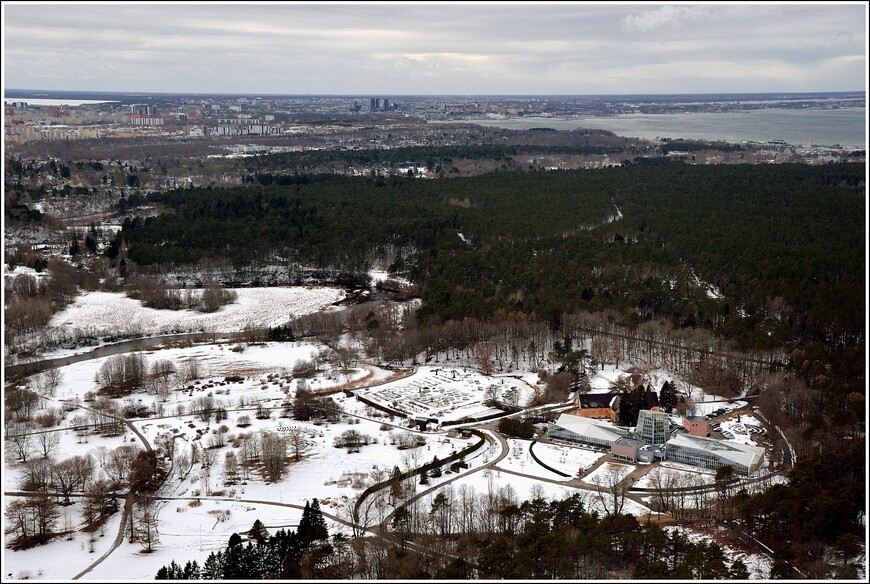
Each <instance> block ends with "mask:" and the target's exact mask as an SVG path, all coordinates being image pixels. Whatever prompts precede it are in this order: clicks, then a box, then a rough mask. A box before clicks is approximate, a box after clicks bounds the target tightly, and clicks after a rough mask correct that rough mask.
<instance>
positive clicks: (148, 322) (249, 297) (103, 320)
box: [49, 286, 345, 335]
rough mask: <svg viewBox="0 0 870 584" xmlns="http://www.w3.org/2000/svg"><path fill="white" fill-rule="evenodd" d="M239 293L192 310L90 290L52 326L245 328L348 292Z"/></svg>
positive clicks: (313, 308) (307, 310) (315, 307)
mask: <svg viewBox="0 0 870 584" xmlns="http://www.w3.org/2000/svg"><path fill="white" fill-rule="evenodd" d="M234 291H235V292H236V293H237V294H238V299H237V300H236V302H234V303H232V304H228V305H226V306H223V307H221V309H220V310H218V311H217V312H213V313H208V314H205V313H201V312H195V311H192V310H181V311H177V310H157V309H154V308H146V307H144V306H142V303H141V302H139V301H138V300H134V299H132V298H127V296H125V295H124V294H122V293H115V292H87V293H85V294H82V295H81V296H79V297H78V298H76V300H75V302H73V304H71V305H70V306H68V307H67V308H66V309H64V310H63V311H61V312H59V313H57V314H56V315H54V317H53V318H52V319H51V322H50V323H49V327H50V328H79V329H86V330H91V329H93V328H94V327H97V328H98V329H101V330H105V331H110V332H115V333H117V332H119V331H133V330H139V331H143V332H146V333H147V334H149V335H158V334H168V333H173V332H188V331H192V332H196V331H217V332H229V331H238V330H242V329H243V328H245V327H246V326H248V325H251V326H255V327H267V326H277V325H279V324H282V323H285V322H287V321H288V320H290V318H292V317H297V316H302V315H305V314H311V313H314V312H318V311H320V310H322V309H323V308H325V307H327V306H329V305H331V304H332V303H333V302H337V301H339V300H342V299H343V298H344V297H345V293H344V290H342V289H341V288H327V287H302V286H293V287H287V288H276V287H272V288H237V289H235V290H234Z"/></svg>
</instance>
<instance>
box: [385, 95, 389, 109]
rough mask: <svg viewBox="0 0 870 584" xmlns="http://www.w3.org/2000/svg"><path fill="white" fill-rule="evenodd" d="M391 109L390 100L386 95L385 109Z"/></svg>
mask: <svg viewBox="0 0 870 584" xmlns="http://www.w3.org/2000/svg"><path fill="white" fill-rule="evenodd" d="M389 109H390V100H389V99H387V98H386V97H385V98H384V111H388V110H389Z"/></svg>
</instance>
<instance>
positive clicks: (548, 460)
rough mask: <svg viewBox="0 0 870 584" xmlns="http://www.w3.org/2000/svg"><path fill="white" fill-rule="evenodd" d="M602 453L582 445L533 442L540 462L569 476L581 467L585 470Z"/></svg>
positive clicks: (574, 474) (602, 454) (575, 473)
mask: <svg viewBox="0 0 870 584" xmlns="http://www.w3.org/2000/svg"><path fill="white" fill-rule="evenodd" d="M604 455H605V454H604V453H603V452H598V451H595V450H592V449H591V448H583V447H582V446H563V445H558V446H557V445H554V444H541V443H540V442H538V443H537V444H535V456H537V457H538V458H539V459H540V460H541V462H543V463H544V464H546V465H549V466H551V467H553V468H555V469H556V470H560V471H562V472H564V473H567V474H569V475H571V476H576V475H577V472H578V471H579V470H580V469H581V468H582V469H584V471H585V469H587V468H589V467H591V466H592V465H593V464H595V463H596V462H597V461H598V460H599V459H600V458H601V457H602V456H604Z"/></svg>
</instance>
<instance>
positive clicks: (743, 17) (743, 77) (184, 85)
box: [3, 2, 867, 95]
mask: <svg viewBox="0 0 870 584" xmlns="http://www.w3.org/2000/svg"><path fill="white" fill-rule="evenodd" d="M866 11H867V8H866V5H865V3H863V2H860V3H851V4H839V5H838V4H809V5H807V4H792V5H789V4H781V3H775V4H756V5H745V4H713V5H711V4H661V3H636V4H627V3H617V4H588V3H551V4H508V3H501V4H494V3H486V4H456V3H429V4H414V3H410V4H393V3H390V4H368V5H366V4H358V3H353V4H307V5H303V4H292V3H291V4H279V3H266V4H259V5H255V4H211V5H209V4H201V3H195V4H157V3H149V4H129V3H124V4H116V5H108V4H103V3H100V4H95V5H87V4H79V5H69V4H61V5H56V4H55V5H46V4H45V3H19V4H15V3H11V2H4V4H3V21H4V28H3V33H4V39H3V41H4V43H3V52H4V54H3V69H4V87H9V88H17V89H56V90H90V91H148V92H182V93H194V92H199V93H212V92H214V93H216V92H223V93H261V94H268V93H274V94H347V95H356V94H366V95H367V94H382V95H409V94H454V95H462V94H472V95H473V94H477V95H486V94H491V95H492V94H520V95H530V94H534V95H544V94H573V95H581V94H628V93H725V92H737V93H739V92H789V91H797V92H801V91H852V90H863V89H865V86H866V69H867V61H866V55H867V12H866Z"/></svg>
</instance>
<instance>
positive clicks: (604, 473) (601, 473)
mask: <svg viewBox="0 0 870 584" xmlns="http://www.w3.org/2000/svg"><path fill="white" fill-rule="evenodd" d="M634 468H635V467H634V466H629V465H627V464H617V463H613V462H605V463H604V464H602V465H601V466H599V467H598V468H596V469H595V470H594V471H592V472H591V473H590V474H587V475H583V482H584V483H589V484H590V485H602V486H605V487H606V486H607V485H609V484H610V476H611V473H616V476H617V477H619V478H618V479H617V480H622V479H624V478H625V477H627V476H628V475H629V474H630V473H631V471H633V470H634Z"/></svg>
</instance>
